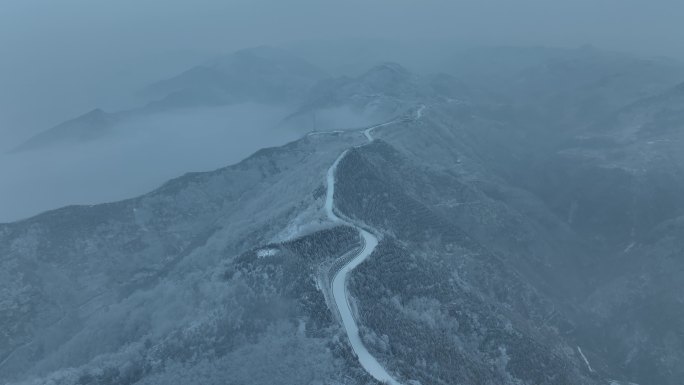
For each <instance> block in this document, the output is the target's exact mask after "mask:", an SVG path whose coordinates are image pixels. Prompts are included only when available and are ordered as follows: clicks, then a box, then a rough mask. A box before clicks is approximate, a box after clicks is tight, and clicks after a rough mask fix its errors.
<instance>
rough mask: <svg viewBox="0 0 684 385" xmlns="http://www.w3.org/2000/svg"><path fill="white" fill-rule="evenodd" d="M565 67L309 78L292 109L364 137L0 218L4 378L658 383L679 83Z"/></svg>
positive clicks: (668, 369)
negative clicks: (358, 116) (587, 106)
mask: <svg viewBox="0 0 684 385" xmlns="http://www.w3.org/2000/svg"><path fill="white" fill-rule="evenodd" d="M580 56H581V58H582V60H579V59H578V60H579V61H578V63H580V64H577V65H576V66H575V65H572V66H569V67H567V68H566V67H564V66H561V67H562V68H565V69H558V68H555V67H554V68H551V69H549V68H547V70H548V71H546V70H543V69H539V70H537V71H534V70H532V69H528V70H525V72H526V73H527V75H528V76H527V78H526V79H527V80H525V81H523V82H522V83H521V84H519V85H518V86H517V87H520V89H528V88H529V89H528V93H527V95H521V98H520V100H516V101H515V102H514V103H511V102H507V101H506V98H507V96H506V95H505V93H506V92H508V91H510V89H508V88H505V89H504V88H502V90H501V92H499V93H498V94H497V93H496V92H493V90H491V89H489V88H488V87H486V86H485V85H483V84H482V83H480V84H477V83H475V82H472V83H469V82H467V81H466V80H467V79H466V80H459V77H458V76H454V75H438V76H430V75H419V74H414V73H412V72H411V71H409V70H407V69H405V68H404V67H402V66H400V65H397V64H388V63H386V64H382V65H379V66H376V67H373V68H372V69H370V70H369V71H367V72H365V73H363V74H361V75H359V76H356V77H352V76H348V77H338V78H332V79H328V80H320V81H317V82H316V85H313V88H311V89H310V90H309V91H308V92H306V93H304V94H302V95H301V98H302V99H301V100H303V102H302V104H301V105H300V106H298V109H297V111H298V112H299V114H300V115H301V116H307V114H310V113H312V112H313V111H317V114H322V113H323V112H322V111H326V110H330V109H335V108H349V109H350V110H353V111H358V112H361V113H367V112H368V111H370V110H372V109H373V108H374V107H377V108H376V109H375V110H373V111H376V112H378V115H377V116H376V117H375V119H381V118H382V123H379V124H374V125H367V126H363V127H344V128H346V129H345V130H341V131H329V132H321V131H319V132H310V133H308V134H306V135H304V136H302V137H301V138H300V139H298V140H296V141H294V142H291V143H289V144H286V145H284V146H280V147H274V148H267V149H263V150H260V151H258V152H257V153H255V154H254V155H252V156H251V157H249V158H247V159H245V160H243V161H242V162H240V163H237V164H235V165H232V166H228V167H225V168H221V169H218V170H215V171H212V172H204V173H193V174H188V175H185V176H182V177H180V178H177V179H174V180H172V181H170V182H168V183H166V184H165V185H164V186H162V187H161V188H159V189H157V190H155V191H152V192H150V193H148V194H145V195H143V196H140V197H137V198H133V199H129V200H125V201H121V202H115V203H108V204H101V205H93V206H72V207H66V208H62V209H59V210H55V211H50V212H47V213H44V214H41V215H38V216H36V217H33V218H30V219H27V220H23V221H19V222H15V223H9V224H3V225H0V293H2V296H1V297H0V330H2V333H0V380H1V381H0V382H6V383H11V384H14V383H17V384H43V383H51V384H187V383H202V384H226V383H229V384H247V383H249V384H269V385H272V384H283V385H285V384H288V385H289V384H346V385H352V384H377V383H379V382H378V381H379V380H384V381H387V382H389V383H393V384H394V383H399V384H410V385H416V384H422V385H430V384H458V383H464V384H488V385H494V384H497V385H500V384H505V385H521V384H525V385H532V384H534V385H539V384H548V385H551V384H553V385H556V384H568V385H571V384H572V385H575V384H585V385H594V384H595V385H599V384H610V383H616V384H620V383H625V384H627V383H640V384H663V385H675V384H678V383H679V382H680V379H681V377H682V375H684V372H682V368H684V348H682V346H683V345H682V337H681V336H682V335H683V333H684V330H682V327H683V325H684V324H682V323H681V322H680V321H681V319H682V317H684V313H682V307H681V306H680V305H681V302H682V301H683V300H684V293H683V292H682V289H681V284H680V283H681V281H682V279H683V278H684V262H683V260H682V258H681V257H682V255H683V253H684V243H682V241H681V240H682V239H684V237H683V235H684V233H682V231H684V225H683V224H684V220H683V219H682V218H684V199H682V197H683V196H684V175H682V173H681V170H683V169H684V157H682V155H681V151H679V149H680V148H681V139H682V132H684V131H683V130H682V129H683V128H684V118H683V115H682V113H681V112H682V104H681V101H682V98H683V96H682V95H683V93H682V92H681V91H682V88H681V86H676V87H674V88H672V86H673V85H674V84H676V81H673V82H672V83H671V84H670V88H669V89H668V90H665V91H653V93H651V92H648V94H649V96H647V97H645V98H642V99H639V97H638V95H637V94H638V93H639V92H636V91H637V90H638V89H639V87H638V85H639V84H641V85H642V89H643V90H650V89H651V88H650V87H651V86H652V85H653V81H654V74H653V73H652V72H651V70H650V69H649V70H644V71H643V72H642V71H640V70H636V69H635V70H634V72H635V73H639V74H640V76H639V77H637V78H635V77H632V76H621V74H622V72H621V71H623V70H624V68H627V67H630V66H631V64H629V63H628V64H624V63H622V62H620V61H619V60H617V59H615V60H616V61H617V63H618V64H620V63H622V64H620V65H614V66H612V67H611V66H606V67H603V66H599V65H598V64H596V66H597V67H598V68H599V69H597V72H600V75H597V76H599V77H604V76H608V79H610V81H607V82H606V83H601V84H602V85H601V86H596V84H595V82H593V81H587V82H579V83H578V82H577V79H578V77H576V76H566V80H565V81H563V76H561V75H560V74H566V75H567V74H570V73H574V74H576V73H585V72H586V73H587V79H588V78H589V75H588V74H589V73H590V72H591V71H590V70H589V68H591V65H589V64H587V63H589V62H592V60H594V59H591V58H594V57H596V56H598V57H604V56H602V55H599V54H597V53H595V52H593V51H592V52H591V53H589V54H587V53H586V52H583V53H581V54H580ZM587 57H588V58H587ZM601 60H603V59H601ZM601 60H599V62H602V61H601ZM629 60H632V59H629ZM522 61H523V60H521V62H522ZM571 62H573V63H575V61H571ZM630 63H631V61H630ZM231 65H232V64H231ZM525 67H526V68H535V67H534V66H528V64H527V63H526V64H525ZM568 68H569V69H568ZM577 68H581V70H578V69H577ZM610 68H614V71H615V73H613V74H612V75H611V72H610ZM545 71H546V72H545ZM516 73H519V72H516ZM549 73H551V74H549ZM316 76H318V75H316ZM592 76H593V75H592ZM668 76H670V75H668ZM671 76H673V77H674V75H671ZM549 78H554V79H556V80H554V81H553V82H552V81H550V80H548V79H549ZM664 78H665V76H664V77H663V79H664ZM188 79H189V78H188ZM534 79H537V80H534ZM538 79H547V80H548V82H549V83H548V85H546V86H545V84H547V80H545V81H541V80H538ZM187 81H188V82H190V83H192V81H191V80H187ZM664 81H665V80H662V82H663V83H664ZM200 83H201V82H200ZM534 84H537V85H538V87H537V86H534ZM658 84H660V83H658ZM578 85H580V86H579V87H576V86H578ZM540 88H543V89H540ZM656 88H660V86H658V87H656ZM663 88H666V87H663ZM553 89H555V90H557V91H558V95H561V94H562V97H559V98H555V97H553V96H550V95H551V94H553V92H552V90H553ZM597 90H601V93H602V95H606V99H605V100H607V101H609V103H598V104H596V105H595V106H594V107H595V108H596V110H595V111H594V113H592V114H589V115H586V116H585V115H581V114H580V115H572V114H570V111H578V110H577V109H576V107H577V106H579V105H581V104H582V103H584V101H585V99H586V98H587V97H589V98H593V97H594V96H595V95H596V93H595V91H596V92H598V91H597ZM604 91H605V93H603V92H604ZM633 91H634V92H633ZM293 92H294V90H293ZM537 92H539V93H537ZM608 95H618V96H619V97H615V98H613V97H612V96H608ZM541 101H543V103H546V104H545V105H547V106H553V107H554V108H556V110H557V111H560V110H563V111H565V112H567V113H568V114H569V115H567V116H565V115H564V116H563V117H560V116H559V122H558V124H553V122H552V120H551V119H549V116H548V114H545V113H544V114H541V113H537V112H535V110H534V109H533V108H532V107H533V106H534V105H535V103H538V102H541ZM616 104H617V105H619V108H613V105H616ZM566 117H567V119H566ZM293 119H294V118H293Z"/></svg>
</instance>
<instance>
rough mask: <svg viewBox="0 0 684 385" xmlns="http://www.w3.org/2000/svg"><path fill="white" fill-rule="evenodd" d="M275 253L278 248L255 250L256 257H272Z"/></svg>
mask: <svg viewBox="0 0 684 385" xmlns="http://www.w3.org/2000/svg"><path fill="white" fill-rule="evenodd" d="M276 254H278V249H273V248H268V249H261V250H257V252H256V255H257V257H259V258H266V257H272V256H274V255H276Z"/></svg>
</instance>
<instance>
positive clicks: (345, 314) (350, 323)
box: [325, 105, 425, 385]
mask: <svg viewBox="0 0 684 385" xmlns="http://www.w3.org/2000/svg"><path fill="white" fill-rule="evenodd" d="M424 109H425V106H424V105H423V106H421V107H420V108H419V109H418V110H417V111H416V113H415V116H414V120H418V119H420V118H421V117H422V116H423V111H424ZM397 121H399V119H394V120H392V121H390V122H387V123H383V124H379V125H376V126H373V127H370V128H367V129H365V130H364V131H363V134H364V136H365V137H366V139H367V140H368V143H365V144H363V145H362V146H365V145H368V144H370V143H371V142H373V140H374V139H373V130H375V129H376V128H379V127H383V126H388V125H391V124H394V123H396V122H397ZM347 152H348V150H345V151H344V152H343V153H342V154H341V155H340V156H339V157H338V158H337V159H336V160H335V162H334V163H333V164H332V166H330V168H329V169H328V173H327V180H326V183H327V189H326V195H325V212H326V214H327V216H328V219H330V220H331V221H332V222H335V223H342V224H345V225H347V226H351V227H354V228H355V229H356V230H357V231H358V232H359V234H360V235H361V238H362V240H363V246H362V249H361V251H359V253H358V254H357V255H356V256H355V257H354V258H352V259H351V260H349V261H348V262H347V263H346V264H345V265H344V266H342V268H340V269H339V270H338V271H337V273H335V276H334V278H333V281H332V293H333V299H334V301H335V305H336V306H337V309H338V311H339V314H340V318H341V319H342V325H343V326H344V329H345V330H346V332H347V337H348V338H349V342H350V344H351V346H352V349H354V353H356V356H357V358H358V359H359V363H360V364H361V366H362V367H363V368H364V370H366V372H368V374H370V375H371V376H372V377H373V378H375V379H376V380H378V381H380V382H382V383H386V384H390V385H401V383H400V382H399V381H397V380H396V379H394V377H392V375H390V374H389V373H388V372H387V370H385V368H384V367H383V366H382V365H381V364H380V362H378V360H377V359H375V357H374V356H373V355H372V354H371V353H370V352H369V351H368V349H366V346H365V345H364V344H363V341H362V340H361V336H360V335H359V326H358V324H357V323H356V320H355V319H354V314H353V312H352V308H351V305H350V302H349V301H350V298H349V293H348V292H347V277H348V276H349V273H351V272H352V270H354V269H355V268H356V267H357V266H359V265H360V264H361V263H362V262H363V261H365V260H366V259H367V258H368V257H369V256H370V255H371V254H372V253H373V251H374V250H375V248H376V247H377V245H378V238H377V237H376V236H375V235H373V234H371V233H370V232H368V231H366V230H364V229H362V228H361V227H359V226H357V225H356V224H354V223H352V222H350V221H349V220H346V219H343V218H340V217H339V216H337V214H335V210H334V207H335V202H334V196H335V172H336V170H337V166H338V165H339V163H340V161H342V159H344V157H345V156H346V155H347Z"/></svg>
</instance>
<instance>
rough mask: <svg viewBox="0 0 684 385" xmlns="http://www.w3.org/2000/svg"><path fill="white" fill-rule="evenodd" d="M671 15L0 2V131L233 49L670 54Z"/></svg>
mask: <svg viewBox="0 0 684 385" xmlns="http://www.w3.org/2000/svg"><path fill="white" fill-rule="evenodd" d="M681 15H684V2H681V1H679V0H658V1H646V0H564V1H560V0H344V1H333V0H192V1H190V0H116V1H111V0H60V1H54V0H2V1H0V58H1V59H2V60H0V85H1V87H0V139H3V140H4V141H10V140H19V139H20V137H22V138H23V137H26V136H28V135H29V134H31V133H34V132H35V131H36V130H39V129H44V128H46V127H49V126H50V125H52V124H55V123H58V122H61V121H63V120H64V119H65V118H67V117H73V116H76V115H78V114H80V113H83V112H84V110H87V109H90V108H94V107H105V108H106V107H108V106H109V105H110V104H111V105H114V103H113V100H117V99H116V97H117V96H118V95H119V94H126V93H129V92H130V90H131V89H132V88H133V87H134V86H135V85H136V82H142V81H143V79H148V78H151V77H154V76H157V77H161V76H164V75H166V74H170V73H173V72H175V71H178V70H180V69H182V68H183V67H185V66H189V65H190V64H191V63H192V62H193V61H194V60H200V59H202V58H205V57H207V55H209V54H211V53H218V52H227V51H231V50H234V49H237V48H241V47H247V46H253V45H259V44H277V43H283V42H286V41H289V40H299V39H310V38H317V39H325V38H345V37H373V38H394V39H415V38H440V39H444V38H446V39H456V40H459V41H462V42H466V43H485V44H515V45H531V44H535V45H538V44H542V45H554V46H579V45H582V44H585V43H591V44H594V45H597V46H599V47H602V48H611V49H618V50H627V51H636V52H643V53H647V54H653V55H665V56H681V55H682V53H684V39H681V36H684V27H682V24H681ZM10 133H12V134H14V135H13V136H8V135H9V134H10ZM2 147H3V146H0V148H2Z"/></svg>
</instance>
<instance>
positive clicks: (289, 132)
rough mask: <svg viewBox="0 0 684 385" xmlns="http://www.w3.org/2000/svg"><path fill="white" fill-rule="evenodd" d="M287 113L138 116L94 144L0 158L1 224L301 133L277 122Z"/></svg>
mask: <svg viewBox="0 0 684 385" xmlns="http://www.w3.org/2000/svg"><path fill="white" fill-rule="evenodd" d="M288 113H290V111H288V110H286V109H284V108H278V107H272V106H264V105H255V104H242V105H237V106H231V107H221V108H202V109H193V110H185V111H184V112H175V113H167V114H159V115H154V116H148V117H144V118H138V119H136V120H133V121H128V122H126V123H122V124H120V125H119V126H116V127H115V132H113V133H112V134H110V135H108V136H106V137H104V138H102V139H99V140H96V141H92V142H86V143H75V144H73V145H62V146H59V147H52V148H48V149H42V150H34V151H25V152H20V153H13V154H2V155H0V180H2V183H0V197H2V199H0V222H9V221H15V220H18V219H22V218H27V217H30V216H33V215H35V214H38V213H40V212H43V211H45V210H50V209H54V208H58V207H62V206H65V205H70V204H95V203H102V202H108V201H115V200H120V199H125V198H130V197H134V196H136V195H140V194H143V193H145V192H148V191H150V190H152V189H154V188H156V187H158V186H159V185H160V184H162V183H163V182H165V181H166V180H168V179H171V178H174V177H177V176H180V175H181V174H183V173H186V172H190V171H205V170H211V169H215V168H219V167H223V166H226V165H229V164H233V163H236V162H238V161H240V160H242V159H243V158H245V157H247V156H248V155H250V154H251V153H253V152H254V151H256V150H258V149H260V148H263V147H269V146H276V145H280V144H284V143H286V142H289V141H291V140H294V139H296V138H297V137H299V136H301V135H302V131H299V130H294V129H290V128H285V127H283V126H279V123H280V122H281V121H282V119H283V118H284V117H285V116H286V115H287V114H288Z"/></svg>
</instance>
